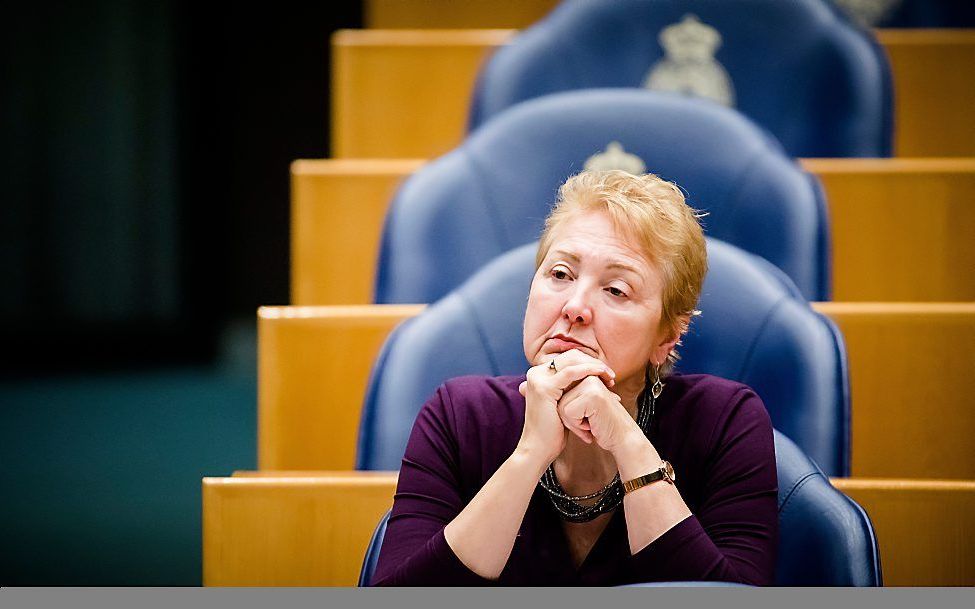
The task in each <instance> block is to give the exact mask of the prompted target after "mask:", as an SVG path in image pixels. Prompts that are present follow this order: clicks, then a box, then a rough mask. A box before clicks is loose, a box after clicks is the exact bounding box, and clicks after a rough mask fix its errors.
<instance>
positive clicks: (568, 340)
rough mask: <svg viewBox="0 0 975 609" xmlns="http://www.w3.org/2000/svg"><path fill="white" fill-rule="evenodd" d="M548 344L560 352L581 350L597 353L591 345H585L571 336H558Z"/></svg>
mask: <svg viewBox="0 0 975 609" xmlns="http://www.w3.org/2000/svg"><path fill="white" fill-rule="evenodd" d="M548 342H549V344H550V345H551V347H552V348H553V349H554V350H556V351H559V352H565V351H568V350H570V349H580V350H586V351H589V352H590V353H595V349H593V348H592V347H590V346H589V345H585V344H583V343H581V342H579V341H577V340H575V339H574V338H572V337H570V336H566V335H564V334H556V335H555V336H552V337H551V338H549V339H548Z"/></svg>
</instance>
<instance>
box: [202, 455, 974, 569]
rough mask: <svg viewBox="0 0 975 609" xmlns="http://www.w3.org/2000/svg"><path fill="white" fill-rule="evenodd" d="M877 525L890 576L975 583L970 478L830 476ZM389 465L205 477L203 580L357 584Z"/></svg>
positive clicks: (392, 480)
mask: <svg viewBox="0 0 975 609" xmlns="http://www.w3.org/2000/svg"><path fill="white" fill-rule="evenodd" d="M832 482H833V484H834V485H835V486H836V487H837V488H839V489H840V490H841V491H843V492H844V493H846V494H847V495H849V496H850V497H852V498H853V499H854V500H856V501H857V502H858V503H859V504H860V505H861V506H862V507H863V508H864V509H865V510H866V511H867V513H868V514H869V515H870V518H871V520H872V522H873V524H874V527H875V529H876V531H877V538H878V540H879V545H880V553H881V564H882V566H883V571H884V580H885V583H886V584H887V585H890V586H908V585H910V586H954V585H969V586H970V585H973V584H975V518H973V517H972V514H973V513H975V482H972V481H965V482H960V481H943V480H902V479H886V480H880V479H858V478H834V479H833V480H832ZM395 486H396V473H395V472H317V473H316V472H297V473H293V472H261V473H254V474H253V475H248V474H247V473H245V472H238V474H237V475H235V476H234V477H231V478H204V479H203V581H204V584H205V585H207V586H354V585H355V583H356V580H357V578H358V574H359V569H360V567H361V565H362V559H363V557H364V555H365V550H366V547H367V546H368V543H369V539H370V538H371V536H372V533H373V531H374V530H375V527H376V524H377V523H378V521H379V518H381V517H382V514H383V513H384V512H385V511H386V510H387V509H388V508H389V507H390V506H391V505H392V497H393V492H394V490H395Z"/></svg>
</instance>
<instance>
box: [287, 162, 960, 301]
mask: <svg viewBox="0 0 975 609" xmlns="http://www.w3.org/2000/svg"><path fill="white" fill-rule="evenodd" d="M422 163H423V161H421V160H401V161H397V160H387V161H373V160H351V159H346V160H317V161H297V162H295V164H294V165H293V167H292V182H293V193H294V199H293V203H292V208H293V214H292V224H293V231H292V234H293V235H294V237H293V239H292V261H293V265H292V286H293V289H294V292H293V297H294V304H298V305H326V304H367V303H369V302H371V300H372V298H371V295H372V289H373V283H374V277H375V267H376V261H377V255H378V249H379V238H380V231H381V226H382V218H383V216H384V214H385V211H386V209H387V207H388V204H389V200H390V199H391V196H392V192H393V189H394V188H395V186H396V185H397V184H399V183H400V182H401V181H402V180H403V179H405V178H406V177H408V175H409V174H410V173H412V172H413V171H415V170H416V169H417V168H419V167H420V166H421V165H422ZM802 165H803V167H804V168H805V169H806V170H807V171H810V172H812V173H814V174H816V175H817V176H818V177H819V178H820V180H822V182H823V185H824V187H825V189H826V193H827V197H828V199H829V213H830V222H831V230H832V251H833V260H834V265H833V267H834V268H833V299H834V300H836V301H912V302H931V301H972V300H975V281H973V280H972V275H973V271H975V239H972V238H971V235H975V159H805V160H803V161H802ZM920 201H923V206H924V210H925V211H924V213H923V214H919V213H918V212H917V209H918V206H919V202H920Z"/></svg>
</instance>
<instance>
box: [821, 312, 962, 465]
mask: <svg viewBox="0 0 975 609" xmlns="http://www.w3.org/2000/svg"><path fill="white" fill-rule="evenodd" d="M815 308H816V309H817V310H818V311H820V312H822V313H824V314H825V315H828V316H829V317H830V318H831V319H833V320H834V321H835V322H836V324H837V325H838V326H839V328H840V330H841V331H842V333H843V337H844V340H845V341H846V347H847V352H848V357H849V364H850V385H851V390H852V400H851V403H852V408H853V413H852V427H853V434H852V445H851V446H852V453H853V462H852V468H851V471H852V473H853V475H854V476H857V477H898V478H901V477H903V478H932V477H936V478H961V479H975V443H973V441H972V438H975V408H972V396H973V395H975V303H955V304H937V303H931V304H871V303H860V304H851V303H817V304H816V305H815Z"/></svg>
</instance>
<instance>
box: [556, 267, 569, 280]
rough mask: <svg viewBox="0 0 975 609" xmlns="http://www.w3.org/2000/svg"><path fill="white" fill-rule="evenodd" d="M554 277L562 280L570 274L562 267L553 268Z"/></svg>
mask: <svg viewBox="0 0 975 609" xmlns="http://www.w3.org/2000/svg"><path fill="white" fill-rule="evenodd" d="M552 277H554V278H556V279H558V280H559V281H562V280H564V279H568V278H569V274H568V273H566V272H565V271H564V270H562V269H552Z"/></svg>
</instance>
